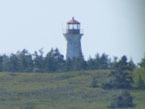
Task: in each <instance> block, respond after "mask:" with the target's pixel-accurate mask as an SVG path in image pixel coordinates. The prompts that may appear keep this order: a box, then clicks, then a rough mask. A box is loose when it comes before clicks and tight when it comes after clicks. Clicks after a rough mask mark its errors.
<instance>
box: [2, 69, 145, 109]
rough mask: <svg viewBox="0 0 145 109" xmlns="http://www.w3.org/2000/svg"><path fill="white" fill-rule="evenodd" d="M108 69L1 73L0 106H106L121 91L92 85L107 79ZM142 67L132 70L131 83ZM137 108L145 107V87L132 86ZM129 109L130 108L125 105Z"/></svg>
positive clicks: (143, 72) (18, 108) (24, 108)
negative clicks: (91, 84) (143, 88)
mask: <svg viewBox="0 0 145 109" xmlns="http://www.w3.org/2000/svg"><path fill="white" fill-rule="evenodd" d="M109 72H111V71H110V70H92V71H78V72H65V73H6V72H2V73H0V109H106V108H107V106H108V105H109V104H110V101H111V100H112V96H113V95H115V94H117V93H120V92H121V90H112V89H110V90H104V89H102V88H91V87H90V83H91V81H92V78H93V77H96V78H97V85H101V84H102V83H103V82H105V81H108V80H107V79H108V78H107V77H108V74H109ZM139 75H141V76H142V79H143V80H144V81H145V69H135V70H134V71H133V77H134V81H135V82H134V83H133V85H134V86H136V82H137V79H138V76H139ZM130 91H131V95H132V96H135V99H134V104H136V107H134V108H130V109H144V107H145V90H135V89H132V90H130ZM128 109H129V108H128Z"/></svg>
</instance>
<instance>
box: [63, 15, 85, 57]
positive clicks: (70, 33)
mask: <svg viewBox="0 0 145 109" xmlns="http://www.w3.org/2000/svg"><path fill="white" fill-rule="evenodd" d="M63 35H64V37H65V39H66V41H67V51H66V58H67V59H68V58H69V59H73V58H77V57H79V56H82V49H81V37H82V36H83V34H82V33H80V22H78V21H77V20H75V19H74V17H73V18H72V19H71V20H70V21H68V22H67V29H66V33H64V34H63Z"/></svg>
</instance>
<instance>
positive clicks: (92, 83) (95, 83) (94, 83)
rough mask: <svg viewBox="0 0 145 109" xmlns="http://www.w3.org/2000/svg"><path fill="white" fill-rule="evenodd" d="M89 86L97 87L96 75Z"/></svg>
mask: <svg viewBox="0 0 145 109" xmlns="http://www.w3.org/2000/svg"><path fill="white" fill-rule="evenodd" d="M90 87H92V88H97V87H98V85H97V80H96V77H93V79H92V81H91V84H90Z"/></svg>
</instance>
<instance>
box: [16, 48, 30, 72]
mask: <svg viewBox="0 0 145 109" xmlns="http://www.w3.org/2000/svg"><path fill="white" fill-rule="evenodd" d="M17 55H18V60H19V66H20V67H19V71H20V72H32V71H33V60H32V55H31V54H29V53H28V51H27V50H26V49H23V50H22V51H21V52H17Z"/></svg>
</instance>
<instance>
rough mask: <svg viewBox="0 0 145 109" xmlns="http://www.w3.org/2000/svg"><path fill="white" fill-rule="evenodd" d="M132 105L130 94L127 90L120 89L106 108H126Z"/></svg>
mask: <svg viewBox="0 0 145 109" xmlns="http://www.w3.org/2000/svg"><path fill="white" fill-rule="evenodd" d="M134 106H135V105H134V103H133V97H132V96H131V95H130V93H129V91H127V90H126V91H122V93H121V94H119V95H115V96H114V98H113V100H112V102H111V105H110V106H108V108H128V107H134Z"/></svg>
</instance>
